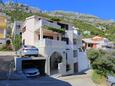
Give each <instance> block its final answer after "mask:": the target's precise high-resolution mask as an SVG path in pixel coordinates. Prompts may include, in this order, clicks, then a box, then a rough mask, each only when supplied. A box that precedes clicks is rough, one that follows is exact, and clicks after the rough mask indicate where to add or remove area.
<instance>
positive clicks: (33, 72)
mask: <svg viewBox="0 0 115 86" xmlns="http://www.w3.org/2000/svg"><path fill="white" fill-rule="evenodd" d="M22 71H23V73H24V75H25V76H26V77H35V76H38V75H40V72H39V69H37V68H25V69H23V70H22Z"/></svg>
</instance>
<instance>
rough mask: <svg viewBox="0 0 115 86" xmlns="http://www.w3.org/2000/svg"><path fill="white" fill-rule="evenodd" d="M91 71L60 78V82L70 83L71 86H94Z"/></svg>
mask: <svg viewBox="0 0 115 86" xmlns="http://www.w3.org/2000/svg"><path fill="white" fill-rule="evenodd" d="M90 77H91V71H87V72H86V73H84V74H79V75H72V76H66V77H60V78H59V79H60V80H63V81H66V82H68V83H70V84H71V85H72V86H96V84H94V83H93V81H92V80H91V78H90Z"/></svg>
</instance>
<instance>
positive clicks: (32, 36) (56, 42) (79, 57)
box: [17, 16, 89, 75]
mask: <svg viewBox="0 0 115 86" xmlns="http://www.w3.org/2000/svg"><path fill="white" fill-rule="evenodd" d="M22 42H23V44H24V45H34V46H36V47H37V48H38V49H39V54H40V55H41V56H43V58H45V67H44V68H45V73H47V74H48V75H53V74H60V75H68V74H73V73H75V72H81V71H83V70H86V69H88V68H89V61H88V59H87V55H86V52H85V51H84V50H83V49H82V38H81V34H80V33H79V32H78V31H77V30H76V28H75V27H74V26H72V25H69V24H66V23H61V22H56V21H51V20H48V19H45V18H41V17H38V16H31V17H28V18H26V20H25V23H24V25H23V28H22ZM38 58H39V57H38ZM38 65H39V64H38ZM18 66H19V64H18ZM20 66H21V64H20ZM17 68H21V67H17ZM18 70H21V69H18Z"/></svg>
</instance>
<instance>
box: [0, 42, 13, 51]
mask: <svg viewBox="0 0 115 86" xmlns="http://www.w3.org/2000/svg"><path fill="white" fill-rule="evenodd" d="M0 51H12V47H11V45H7V44H4V45H2V47H0Z"/></svg>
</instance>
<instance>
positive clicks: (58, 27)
mask: <svg viewBox="0 0 115 86" xmlns="http://www.w3.org/2000/svg"><path fill="white" fill-rule="evenodd" d="M42 25H43V26H44V25H46V26H49V27H52V28H57V29H60V28H61V27H60V26H59V25H57V24H56V23H53V22H48V21H47V20H42Z"/></svg>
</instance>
